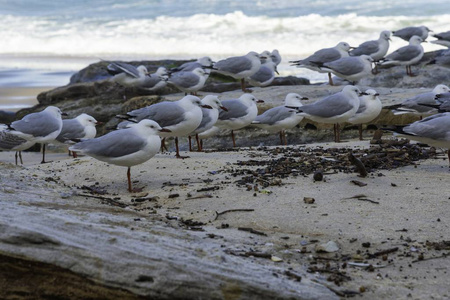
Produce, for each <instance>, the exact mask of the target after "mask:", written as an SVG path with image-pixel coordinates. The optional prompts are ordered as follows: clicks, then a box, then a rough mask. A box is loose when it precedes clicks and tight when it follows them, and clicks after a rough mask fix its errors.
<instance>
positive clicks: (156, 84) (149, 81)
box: [140, 67, 168, 91]
mask: <svg viewBox="0 0 450 300" xmlns="http://www.w3.org/2000/svg"><path fill="white" fill-rule="evenodd" d="M167 75H168V72H167V69H166V68H165V67H159V68H158V69H156V72H155V73H153V74H148V75H147V77H145V80H144V81H143V82H142V83H141V85H140V87H141V88H143V89H145V90H148V91H157V90H160V89H162V88H163V87H165V86H166V85H167V78H168V76H167Z"/></svg>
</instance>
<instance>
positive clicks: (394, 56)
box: [381, 35, 424, 76]
mask: <svg viewBox="0 0 450 300" xmlns="http://www.w3.org/2000/svg"><path fill="white" fill-rule="evenodd" d="M422 42H423V39H422V38H421V37H419V36H417V35H414V36H412V37H411V39H410V40H409V45H407V46H404V47H401V48H399V49H397V50H395V51H394V52H392V53H391V54H389V55H388V56H386V57H385V58H384V60H383V62H382V63H381V65H397V66H405V67H406V75H409V76H414V74H413V73H412V71H411V65H414V64H416V63H418V62H419V61H420V60H421V59H422V56H423V53H424V50H423V47H422V45H421V43H422Z"/></svg>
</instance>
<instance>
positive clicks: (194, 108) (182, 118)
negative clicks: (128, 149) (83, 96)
mask: <svg viewBox="0 0 450 300" xmlns="http://www.w3.org/2000/svg"><path fill="white" fill-rule="evenodd" d="M201 107H204V108H210V107H209V106H207V105H203V104H202V103H201V100H200V99H199V98H198V97H196V96H192V95H188V96H185V97H183V98H182V99H180V100H178V101H164V102H160V103H156V104H152V105H150V106H147V107H143V108H140V109H136V110H133V111H131V112H128V113H127V114H126V115H125V116H122V115H120V116H118V118H121V119H126V120H134V121H141V120H143V119H150V120H154V121H155V122H157V123H158V124H160V125H161V126H162V127H164V128H167V129H168V130H170V132H163V133H161V134H160V135H161V137H163V138H166V137H170V136H174V137H175V146H176V157H177V158H186V157H184V156H181V155H180V150H179V147H178V137H182V136H188V135H189V134H190V133H191V132H192V131H194V130H195V129H196V128H197V127H198V125H200V123H201V121H202V117H203V114H202V110H201ZM163 141H164V140H163ZM163 143H164V142H163ZM163 146H164V144H163Z"/></svg>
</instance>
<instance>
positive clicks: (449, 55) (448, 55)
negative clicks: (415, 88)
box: [427, 50, 450, 68]
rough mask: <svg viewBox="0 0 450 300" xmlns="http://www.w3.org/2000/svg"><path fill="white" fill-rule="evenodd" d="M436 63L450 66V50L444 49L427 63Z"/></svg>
mask: <svg viewBox="0 0 450 300" xmlns="http://www.w3.org/2000/svg"><path fill="white" fill-rule="evenodd" d="M431 64H436V65H440V66H443V67H446V68H450V50H446V51H442V52H441V53H439V54H438V55H436V56H435V57H434V59H432V60H431V61H430V62H428V63H427V65H431Z"/></svg>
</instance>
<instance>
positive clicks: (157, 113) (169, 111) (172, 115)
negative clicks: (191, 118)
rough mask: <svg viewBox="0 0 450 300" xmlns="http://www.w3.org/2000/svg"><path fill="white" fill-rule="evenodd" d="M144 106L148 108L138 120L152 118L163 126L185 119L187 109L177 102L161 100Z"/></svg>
mask: <svg viewBox="0 0 450 300" xmlns="http://www.w3.org/2000/svg"><path fill="white" fill-rule="evenodd" d="M144 108H146V111H145V115H141V116H140V117H138V118H137V119H138V121H140V120H142V119H150V120H153V121H155V122H156V123H158V124H159V126H161V127H167V126H172V125H176V124H179V123H181V122H182V121H184V120H185V119H184V115H185V110H184V109H183V108H181V107H180V106H179V105H178V104H177V103H175V102H160V103H156V104H153V105H150V106H148V107H144Z"/></svg>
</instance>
